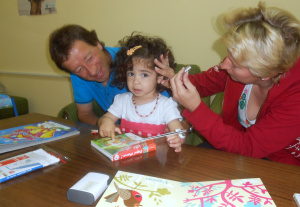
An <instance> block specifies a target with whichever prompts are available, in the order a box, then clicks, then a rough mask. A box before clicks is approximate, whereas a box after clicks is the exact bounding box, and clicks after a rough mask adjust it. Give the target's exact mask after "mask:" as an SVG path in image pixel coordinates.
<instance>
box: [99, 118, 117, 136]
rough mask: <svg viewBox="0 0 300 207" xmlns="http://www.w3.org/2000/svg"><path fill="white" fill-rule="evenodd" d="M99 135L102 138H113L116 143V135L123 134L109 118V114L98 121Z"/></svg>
mask: <svg viewBox="0 0 300 207" xmlns="http://www.w3.org/2000/svg"><path fill="white" fill-rule="evenodd" d="M98 127H99V135H100V136H101V137H111V138H112V140H113V141H115V133H118V134H121V130H120V128H119V127H117V126H116V125H115V121H114V120H113V119H112V118H111V117H109V114H105V115H103V116H102V117H101V118H100V119H99V120H98Z"/></svg>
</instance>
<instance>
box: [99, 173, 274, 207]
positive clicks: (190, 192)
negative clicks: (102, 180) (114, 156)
mask: <svg viewBox="0 0 300 207" xmlns="http://www.w3.org/2000/svg"><path fill="white" fill-rule="evenodd" d="M104 206H105V207H110V206H112V207H115V206H118V207H123V206H124V207H125V206H126V207H130V206H132V207H133V206H152V207H155V206H159V207H169V206H172V207H192V206H201V207H205V206H224V207H225V206H247V207H251V206H253V207H254V206H261V207H262V206H267V207H274V206H276V205H275V203H274V201H273V200H272V198H271V196H270V194H269V193H268V191H267V189H266V187H265V186H264V184H263V183H262V181H261V179H260V178H247V179H236V180H218V181H205V182H178V181H174V180H167V179H162V178H157V177H152V176H146V175H141V174H135V173H130V172H124V171H118V172H117V174H116V175H115V177H114V178H113V180H112V181H111V183H110V184H109V186H108V188H107V189H106V191H105V192H104V194H103V195H102V197H101V199H100V201H99V202H98V203H97V205H96V207H104Z"/></svg>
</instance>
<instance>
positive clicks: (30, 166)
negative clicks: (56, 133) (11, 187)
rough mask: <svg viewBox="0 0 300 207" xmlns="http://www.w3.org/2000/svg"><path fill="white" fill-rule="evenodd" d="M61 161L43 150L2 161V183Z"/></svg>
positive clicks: (0, 174)
mask: <svg viewBox="0 0 300 207" xmlns="http://www.w3.org/2000/svg"><path fill="white" fill-rule="evenodd" d="M59 161H60V159H59V158H57V157H55V156H53V155H50V154H49V153H47V152H46V151H45V150H43V149H37V150H34V151H31V152H27V153H24V154H21V155H17V156H14V157H11V158H8V159H6V160H2V161H0V183H2V182H4V181H7V180H10V179H12V178H15V177H18V176H20V175H23V174H26V173H29V172H31V171H34V170H37V169H40V168H43V167H47V166H49V165H53V164H55V163H58V162H59Z"/></svg>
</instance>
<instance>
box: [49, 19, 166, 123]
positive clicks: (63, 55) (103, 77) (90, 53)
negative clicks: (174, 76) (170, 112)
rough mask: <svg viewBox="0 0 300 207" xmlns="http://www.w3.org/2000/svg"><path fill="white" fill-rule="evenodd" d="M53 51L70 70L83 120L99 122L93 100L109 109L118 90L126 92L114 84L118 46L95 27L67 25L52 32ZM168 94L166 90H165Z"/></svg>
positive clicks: (54, 56) (58, 63) (63, 67)
mask: <svg viewBox="0 0 300 207" xmlns="http://www.w3.org/2000/svg"><path fill="white" fill-rule="evenodd" d="M49 49H50V55H51V58H52V60H53V61H54V62H55V64H56V65H57V67H58V68H60V69H62V70H64V71H66V72H68V73H70V74H71V75H70V78H71V82H72V87H73V93H74V100H75V103H76V107H77V110H78V119H79V120H80V121H81V122H85V123H89V124H92V125H97V121H98V118H99V117H97V116H96V114H95V113H94V111H93V100H95V101H96V102H97V103H98V104H99V105H100V107H101V108H102V109H103V110H104V111H107V109H108V108H109V107H110V105H111V104H112V103H113V99H114V97H115V96H116V95H117V94H121V93H124V92H127V89H126V88H123V89H119V88H118V87H116V86H113V85H111V81H112V79H113V77H114V69H113V68H112V62H113V60H114V58H115V54H116V53H117V52H118V51H119V48H118V47H115V48H112V47H105V45H104V43H103V42H101V41H99V40H98V37H97V34H96V32H95V31H88V30H86V29H85V28H83V27H81V26H79V25H66V26H63V27H61V28H59V29H57V30H55V31H54V32H53V33H52V34H51V35H50V44H49ZM163 94H164V95H166V96H168V97H169V95H168V94H167V92H164V93H163Z"/></svg>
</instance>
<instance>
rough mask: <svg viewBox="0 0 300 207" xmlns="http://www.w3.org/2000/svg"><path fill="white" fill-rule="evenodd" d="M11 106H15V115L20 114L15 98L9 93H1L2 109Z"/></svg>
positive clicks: (0, 105)
mask: <svg viewBox="0 0 300 207" xmlns="http://www.w3.org/2000/svg"><path fill="white" fill-rule="evenodd" d="M9 107H13V110H14V113H15V116H18V111H17V107H16V103H15V99H14V98H12V97H10V96H8V95H4V94H0V109H2V108H9Z"/></svg>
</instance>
